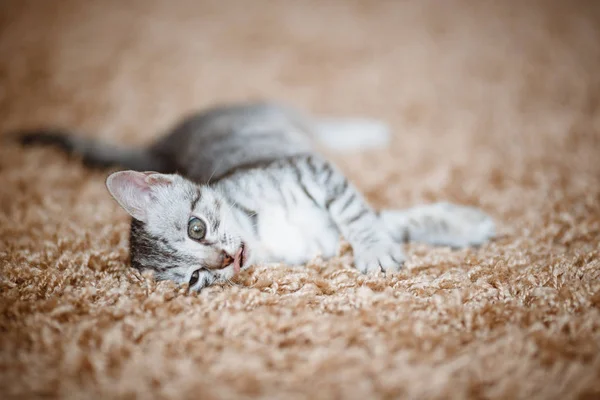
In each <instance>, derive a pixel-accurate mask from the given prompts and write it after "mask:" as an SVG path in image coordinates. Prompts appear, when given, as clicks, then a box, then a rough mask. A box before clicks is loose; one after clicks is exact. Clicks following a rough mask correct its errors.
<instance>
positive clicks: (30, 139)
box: [9, 129, 168, 172]
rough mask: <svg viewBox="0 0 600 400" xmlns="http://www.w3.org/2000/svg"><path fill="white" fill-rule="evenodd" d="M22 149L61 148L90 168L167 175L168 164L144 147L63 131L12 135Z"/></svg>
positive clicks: (37, 131)
mask: <svg viewBox="0 0 600 400" xmlns="http://www.w3.org/2000/svg"><path fill="white" fill-rule="evenodd" d="M9 138H11V139H15V140H16V141H17V142H19V143H21V144H22V145H25V146H29V145H38V144H39V145H46V146H53V147H57V148H59V149H61V150H63V151H64V152H66V153H68V154H73V155H75V156H78V157H81V159H82V160H83V162H84V163H85V165H86V166H88V167H94V168H107V167H112V166H120V167H124V168H127V169H133V170H136V171H157V172H167V170H168V168H167V163H166V162H165V161H164V160H163V159H161V158H160V157H159V156H157V155H156V154H153V153H152V152H151V151H150V150H149V149H147V148H144V147H140V148H137V147H124V146H116V145H114V144H111V143H106V142H102V141H99V140H97V139H92V138H86V137H81V136H78V135H73V134H72V133H70V132H68V131H64V130H61V129H41V130H32V131H22V132H17V133H13V134H10V135H9Z"/></svg>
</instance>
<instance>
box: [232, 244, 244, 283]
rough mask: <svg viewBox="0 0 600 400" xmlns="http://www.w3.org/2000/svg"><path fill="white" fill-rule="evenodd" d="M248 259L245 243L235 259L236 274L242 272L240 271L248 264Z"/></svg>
mask: <svg viewBox="0 0 600 400" xmlns="http://www.w3.org/2000/svg"><path fill="white" fill-rule="evenodd" d="M246 258H247V257H246V244H245V243H244V242H242V245H241V246H240V249H239V250H238V251H237V253H236V254H235V258H234V260H233V273H234V274H236V275H237V274H238V273H239V272H240V270H241V269H242V267H243V266H244V263H245V262H246Z"/></svg>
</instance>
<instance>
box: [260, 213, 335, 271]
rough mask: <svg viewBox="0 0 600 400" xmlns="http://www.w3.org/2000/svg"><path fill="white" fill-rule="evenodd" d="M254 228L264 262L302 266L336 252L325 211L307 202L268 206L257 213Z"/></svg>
mask: <svg viewBox="0 0 600 400" xmlns="http://www.w3.org/2000/svg"><path fill="white" fill-rule="evenodd" d="M257 228H258V235H259V238H260V245H261V247H262V249H261V250H262V251H261V253H263V254H261V255H260V256H261V257H260V258H262V259H263V261H265V262H284V263H286V264H304V263H306V262H308V261H310V260H311V259H313V258H314V257H316V256H317V255H321V256H323V257H326V258H329V257H333V256H335V255H336V254H337V252H338V246H339V238H340V234H339V232H338V231H337V229H336V228H335V226H334V225H333V224H332V222H331V219H330V217H329V215H328V214H327V212H326V211H325V210H323V209H319V208H317V207H315V206H314V205H313V204H312V203H310V202H308V201H306V202H299V203H298V204H297V205H296V206H294V207H285V206H283V205H278V204H270V205H269V206H268V207H265V209H264V210H263V211H262V212H261V213H260V219H259V222H258V227H257Z"/></svg>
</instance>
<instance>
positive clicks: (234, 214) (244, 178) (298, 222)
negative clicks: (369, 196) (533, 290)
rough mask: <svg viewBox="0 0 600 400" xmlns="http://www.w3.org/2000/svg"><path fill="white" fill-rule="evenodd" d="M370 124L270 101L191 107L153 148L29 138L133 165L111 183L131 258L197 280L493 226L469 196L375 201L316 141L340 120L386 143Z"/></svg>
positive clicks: (380, 261) (399, 261)
mask: <svg viewBox="0 0 600 400" xmlns="http://www.w3.org/2000/svg"><path fill="white" fill-rule="evenodd" d="M332 121H333V122H332ZM355 121H356V120H355ZM348 126H351V127H352V129H349V130H348V131H347V132H346V131H344V129H345V128H344V127H348ZM365 126H374V125H372V124H371V125H369V124H366V125H365V124H363V125H360V122H356V123H354V124H350V125H349V124H348V122H347V121H345V122H344V123H343V124H342V123H340V124H338V125H336V124H335V120H331V119H329V120H327V123H326V124H325V123H323V124H320V123H319V120H318V119H317V118H311V117H308V116H305V115H302V114H301V113H300V112H298V111H295V110H292V109H290V108H287V107H283V106H280V105H273V104H264V103H260V104H236V105H229V106H223V107H216V108H213V109H209V110H206V111H204V112H201V113H199V114H197V115H193V116H190V117H189V118H186V119H185V120H184V121H183V122H182V123H181V124H179V125H178V126H176V127H175V128H174V129H173V131H172V132H171V133H170V134H168V135H167V136H165V137H163V138H162V139H160V140H159V141H158V142H157V143H155V144H154V145H152V146H150V147H149V148H146V149H142V148H139V149H138V148H129V149H127V148H121V147H119V146H113V145H109V144H106V143H103V142H99V141H94V140H90V139H82V138H81V137H76V136H72V135H68V134H64V133H61V132H60V131H58V132H57V131H52V132H51V134H48V132H46V133H44V132H41V133H40V132H30V133H28V134H26V135H22V136H21V138H22V141H23V142H24V143H35V142H44V143H46V144H47V143H50V144H57V145H59V146H60V147H62V148H63V149H66V150H68V151H71V152H74V153H77V154H79V155H80V156H82V157H83V159H84V161H86V160H87V161H89V162H90V164H93V165H100V166H105V165H113V164H116V165H121V166H123V167H125V168H130V170H127V171H121V172H117V173H114V174H112V175H111V176H109V178H108V180H107V186H108V189H109V191H110V193H111V194H112V195H113V197H114V198H115V199H116V200H117V201H118V202H119V204H120V205H121V206H122V207H123V208H124V209H125V210H126V211H127V212H128V213H129V214H130V215H131V216H132V217H133V218H132V224H131V235H130V247H131V249H130V254H131V263H132V266H134V267H135V268H138V269H140V270H152V271H154V272H155V274H156V277H157V278H158V279H171V280H174V281H176V282H179V283H189V285H190V287H191V288H192V289H194V290H200V289H202V288H203V287H206V286H208V285H210V284H212V283H214V282H217V281H226V280H228V279H230V278H231V277H232V276H233V275H235V274H236V273H237V272H238V271H239V270H240V269H245V268H248V267H250V266H251V265H253V264H256V263H287V264H303V263H306V262H307V261H309V260H311V259H312V258H314V257H315V256H317V255H321V256H322V257H324V258H329V257H333V256H335V255H336V254H337V253H338V251H339V239H340V236H343V237H344V238H345V239H346V240H347V241H348V242H349V243H350V244H351V246H352V248H353V251H354V257H355V266H356V268H358V269H359V270H360V271H361V272H363V273H374V272H385V273H393V272H396V271H398V270H399V269H400V268H401V267H402V265H403V263H404V259H405V258H404V254H403V250H402V244H403V243H404V242H405V241H407V240H417V241H422V242H426V243H431V244H435V245H448V246H452V247H464V246H472V245H480V244H482V243H484V242H486V241H487V240H489V239H490V238H492V237H493V236H494V233H495V227H494V223H493V221H492V220H491V218H490V217H488V216H487V215H486V214H484V213H483V212H481V211H480V210H478V209H475V208H471V207H463V206H458V205H452V204H447V203H439V204H432V205H421V206H417V207H415V208H413V209H408V210H381V211H375V210H374V209H373V208H372V207H371V206H370V205H369V204H368V203H367V202H366V201H365V199H364V197H363V196H362V195H361V193H360V192H359V191H358V190H357V189H356V187H355V186H354V185H352V184H351V182H349V180H348V179H347V178H346V177H345V176H344V174H343V173H342V172H341V171H340V170H339V169H338V168H336V167H335V166H334V165H333V164H332V163H331V162H329V161H328V160H326V159H325V158H324V157H322V156H321V155H320V154H319V153H318V152H317V151H315V150H314V148H313V143H314V142H315V141H318V140H320V139H323V138H327V137H330V136H328V135H329V134H332V132H334V131H335V137H337V138H338V139H336V140H338V141H339V138H341V137H344V134H345V133H347V135H348V136H347V137H348V138H349V140H350V139H352V140H354V141H355V142H357V143H358V142H360V143H365V142H368V136H369V134H372V135H374V136H373V138H374V140H375V141H377V142H378V143H381V138H382V135H381V131H377V132H376V131H374V130H369V129H364V130H363V131H361V129H362V127H365ZM336 127H337V128H336ZM336 129H337V130H336ZM357 132H358V133H357ZM357 134H361V135H364V136H365V138H357V137H355V135H357ZM350 135H353V136H352V137H350ZM376 136H377V139H375V137H376ZM383 137H384V140H385V136H383ZM357 139H358V140H357ZM323 142H326V143H327V142H328V140H324V141H323ZM329 143H335V142H332V141H331V140H330V141H329ZM340 147H343V146H340ZM115 149H116V150H115ZM145 170H157V172H143V171H145ZM198 232H200V233H198Z"/></svg>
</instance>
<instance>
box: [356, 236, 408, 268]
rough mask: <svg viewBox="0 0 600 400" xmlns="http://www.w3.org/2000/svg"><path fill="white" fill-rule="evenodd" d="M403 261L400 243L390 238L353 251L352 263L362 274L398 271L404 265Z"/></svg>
mask: <svg viewBox="0 0 600 400" xmlns="http://www.w3.org/2000/svg"><path fill="white" fill-rule="evenodd" d="M404 261H405V257H404V252H403V251H402V248H401V245H400V244H399V243H396V242H394V241H392V240H389V241H388V240H386V241H384V242H381V243H377V244H375V245H372V246H370V247H368V248H363V249H361V250H355V251H354V264H355V265H356V268H357V269H358V270H359V271H360V272H362V273H363V274H368V273H374V272H380V271H382V272H385V273H388V272H390V273H394V272H398V271H399V270H400V269H401V268H402V267H403V266H404Z"/></svg>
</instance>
